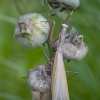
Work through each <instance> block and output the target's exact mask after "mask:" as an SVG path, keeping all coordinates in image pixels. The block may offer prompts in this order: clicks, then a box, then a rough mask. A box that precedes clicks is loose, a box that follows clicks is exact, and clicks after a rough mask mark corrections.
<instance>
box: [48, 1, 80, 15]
mask: <svg viewBox="0 0 100 100" xmlns="http://www.w3.org/2000/svg"><path fill="white" fill-rule="evenodd" d="M48 2H49V4H50V6H51V7H52V8H53V9H54V10H53V11H52V13H53V14H55V13H56V12H55V11H60V12H61V11H63V10H74V9H76V8H77V7H78V6H79V5H80V0H48Z"/></svg>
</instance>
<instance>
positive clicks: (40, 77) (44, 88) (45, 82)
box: [28, 63, 52, 93]
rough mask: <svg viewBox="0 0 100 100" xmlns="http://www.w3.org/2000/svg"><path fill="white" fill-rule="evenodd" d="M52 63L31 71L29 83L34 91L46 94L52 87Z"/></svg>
mask: <svg viewBox="0 0 100 100" xmlns="http://www.w3.org/2000/svg"><path fill="white" fill-rule="evenodd" d="M51 68H52V63H48V64H46V65H41V66H38V67H37V68H34V69H32V70H30V71H29V78H28V83H29V85H30V86H31V87H32V89H33V90H34V91H38V92H41V93H45V92H48V91H50V87H51Z"/></svg>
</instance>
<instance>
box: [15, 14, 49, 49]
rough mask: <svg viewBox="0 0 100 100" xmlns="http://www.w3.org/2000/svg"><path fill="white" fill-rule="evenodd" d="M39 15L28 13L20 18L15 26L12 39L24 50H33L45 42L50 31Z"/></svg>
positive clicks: (44, 20) (44, 19)
mask: <svg viewBox="0 0 100 100" xmlns="http://www.w3.org/2000/svg"><path fill="white" fill-rule="evenodd" d="M46 21H47V20H46V18H44V17H43V16H42V15H41V14H37V13H29V14H25V15H23V16H21V17H20V18H19V20H18V21H17V24H16V29H15V33H14V38H15V39H16V40H17V41H18V43H19V44H21V45H22V46H23V47H26V48H35V47H37V46H39V45H42V44H44V43H45V42H46V40H47V38H48V34H49V30H50V26H49V24H48V22H46Z"/></svg>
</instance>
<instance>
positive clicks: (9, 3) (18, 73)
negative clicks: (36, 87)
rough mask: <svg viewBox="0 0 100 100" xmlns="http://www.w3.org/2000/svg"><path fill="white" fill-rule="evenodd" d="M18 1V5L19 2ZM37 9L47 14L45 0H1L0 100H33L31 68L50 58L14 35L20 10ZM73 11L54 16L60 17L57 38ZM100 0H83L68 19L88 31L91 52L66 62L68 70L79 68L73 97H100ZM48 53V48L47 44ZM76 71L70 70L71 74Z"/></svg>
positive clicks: (84, 32)
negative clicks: (28, 77)
mask: <svg viewBox="0 0 100 100" xmlns="http://www.w3.org/2000/svg"><path fill="white" fill-rule="evenodd" d="M16 4H17V5H16ZM30 12H37V13H41V14H43V15H44V16H45V17H47V14H46V11H45V8H44V4H43V0H15V1H14V0H0V100H31V88H30V87H29V85H28V83H27V79H23V78H22V77H23V76H27V74H28V73H27V72H28V70H30V69H32V68H34V67H36V66H38V65H41V64H45V63H46V62H47V61H46V59H45V57H44V55H43V53H42V51H41V49H40V48H36V49H32V50H27V49H25V48H23V47H21V46H20V45H19V44H18V43H17V42H16V41H15V40H14V38H13V34H14V29H15V23H16V20H17V19H18V18H19V16H20V15H21V14H20V13H23V14H24V13H30ZM68 13H70V11H64V12H62V13H60V14H59V15H57V16H54V17H52V20H55V21H56V27H55V31H54V38H55V37H56V36H57V35H58V34H59V31H60V25H61V23H62V22H63V19H65V17H66V16H67V14H68ZM99 24H100V0H81V5H80V7H79V8H78V9H77V10H76V11H75V13H74V14H73V16H72V17H71V19H70V20H69V21H68V25H69V29H68V32H69V30H70V29H71V28H72V27H75V28H76V29H77V30H78V32H79V34H82V35H84V37H85V38H84V41H85V43H86V44H87V45H88V48H89V52H88V54H87V56H86V57H85V60H82V61H79V62H78V61H77V62H76V61H71V62H70V63H68V64H67V63H66V61H65V66H66V70H68V71H76V72H79V74H78V75H77V76H75V77H74V78H72V79H70V80H68V85H69V94H70V100H100V25H99ZM44 49H45V51H46V53H47V54H48V50H47V48H44ZM71 75H72V74H67V77H70V76H71Z"/></svg>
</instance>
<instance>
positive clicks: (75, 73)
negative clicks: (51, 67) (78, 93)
mask: <svg viewBox="0 0 100 100" xmlns="http://www.w3.org/2000/svg"><path fill="white" fill-rule="evenodd" d="M66 73H67V74H68V73H74V75H72V76H71V77H69V78H67V80H69V79H71V78H72V77H74V76H76V75H77V74H78V72H73V71H66Z"/></svg>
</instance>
